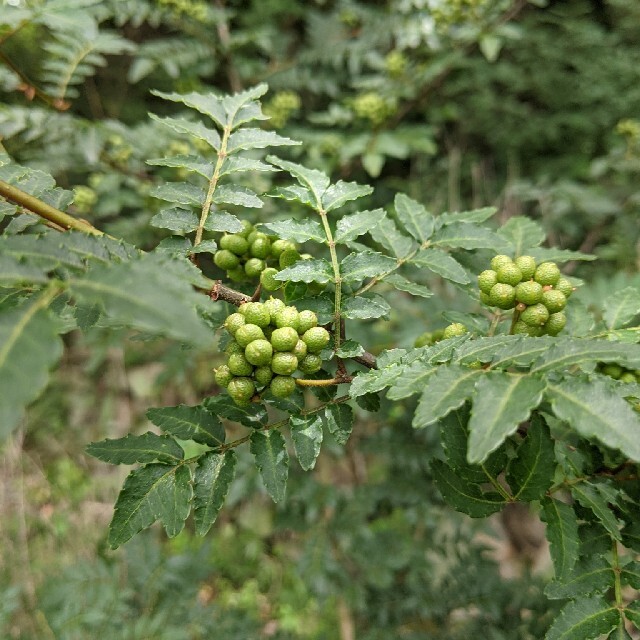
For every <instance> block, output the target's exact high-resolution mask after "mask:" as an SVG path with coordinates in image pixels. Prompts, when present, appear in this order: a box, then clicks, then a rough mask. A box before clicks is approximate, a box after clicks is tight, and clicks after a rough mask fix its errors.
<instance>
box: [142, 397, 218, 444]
mask: <svg viewBox="0 0 640 640" xmlns="http://www.w3.org/2000/svg"><path fill="white" fill-rule="evenodd" d="M147 418H149V420H151V422H153V424H155V425H156V426H157V427H160V428H161V429H162V430H163V431H166V432H167V433H170V434H172V435H174V436H175V437H176V438H180V439H181V440H193V441H194V442H198V443H200V444H206V445H208V446H210V447H218V446H220V445H221V444H224V440H225V432H224V427H223V426H222V423H221V422H220V419H219V418H218V417H217V416H215V415H214V414H213V413H211V412H210V411H208V410H207V409H205V407H203V406H202V405H200V406H195V407H189V406H187V405H184V404H181V405H178V406H176V407H155V408H153V409H149V410H148V411H147Z"/></svg>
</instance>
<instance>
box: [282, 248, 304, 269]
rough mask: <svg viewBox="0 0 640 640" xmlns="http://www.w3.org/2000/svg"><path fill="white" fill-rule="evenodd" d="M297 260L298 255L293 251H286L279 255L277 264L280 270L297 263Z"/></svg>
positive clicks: (298, 258)
mask: <svg viewBox="0 0 640 640" xmlns="http://www.w3.org/2000/svg"><path fill="white" fill-rule="evenodd" d="M298 260H300V254H299V253H298V252H297V251H296V250H295V249H286V250H285V251H283V252H282V253H281V254H280V257H279V258H278V264H279V265H280V268H281V269H286V268H287V267H290V266H291V265H292V264H295V263H296V262H298Z"/></svg>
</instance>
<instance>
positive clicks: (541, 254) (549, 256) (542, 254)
mask: <svg viewBox="0 0 640 640" xmlns="http://www.w3.org/2000/svg"><path fill="white" fill-rule="evenodd" d="M528 254H529V255H530V256H533V257H534V258H535V259H536V260H537V261H538V262H561V263H562V262H569V261H570V260H595V259H596V258H597V256H594V255H592V254H590V253H581V252H580V251H569V249H547V247H535V248H533V249H530V250H529V252H528Z"/></svg>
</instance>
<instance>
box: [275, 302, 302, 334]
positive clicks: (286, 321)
mask: <svg viewBox="0 0 640 640" xmlns="http://www.w3.org/2000/svg"><path fill="white" fill-rule="evenodd" d="M274 320H275V322H274V324H275V325H276V327H278V328H280V327H293V328H294V329H295V330H296V331H298V328H299V327H300V317H299V314H298V310H297V309H296V308H295V307H285V308H284V309H282V310H280V311H278V312H277V313H276V315H275V318H274Z"/></svg>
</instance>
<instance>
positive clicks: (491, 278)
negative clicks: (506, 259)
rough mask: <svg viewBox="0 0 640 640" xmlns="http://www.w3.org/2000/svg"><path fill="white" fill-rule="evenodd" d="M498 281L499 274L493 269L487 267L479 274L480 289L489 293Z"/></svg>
mask: <svg viewBox="0 0 640 640" xmlns="http://www.w3.org/2000/svg"><path fill="white" fill-rule="evenodd" d="M497 283H498V274H497V273H496V272H495V271H494V270H493V269H486V270H485V271H483V272H482V273H481V274H480V275H479V276H478V289H480V291H482V292H483V293H486V294H487V295H488V294H489V293H490V291H491V288H492V287H493V285H494V284H497Z"/></svg>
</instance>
